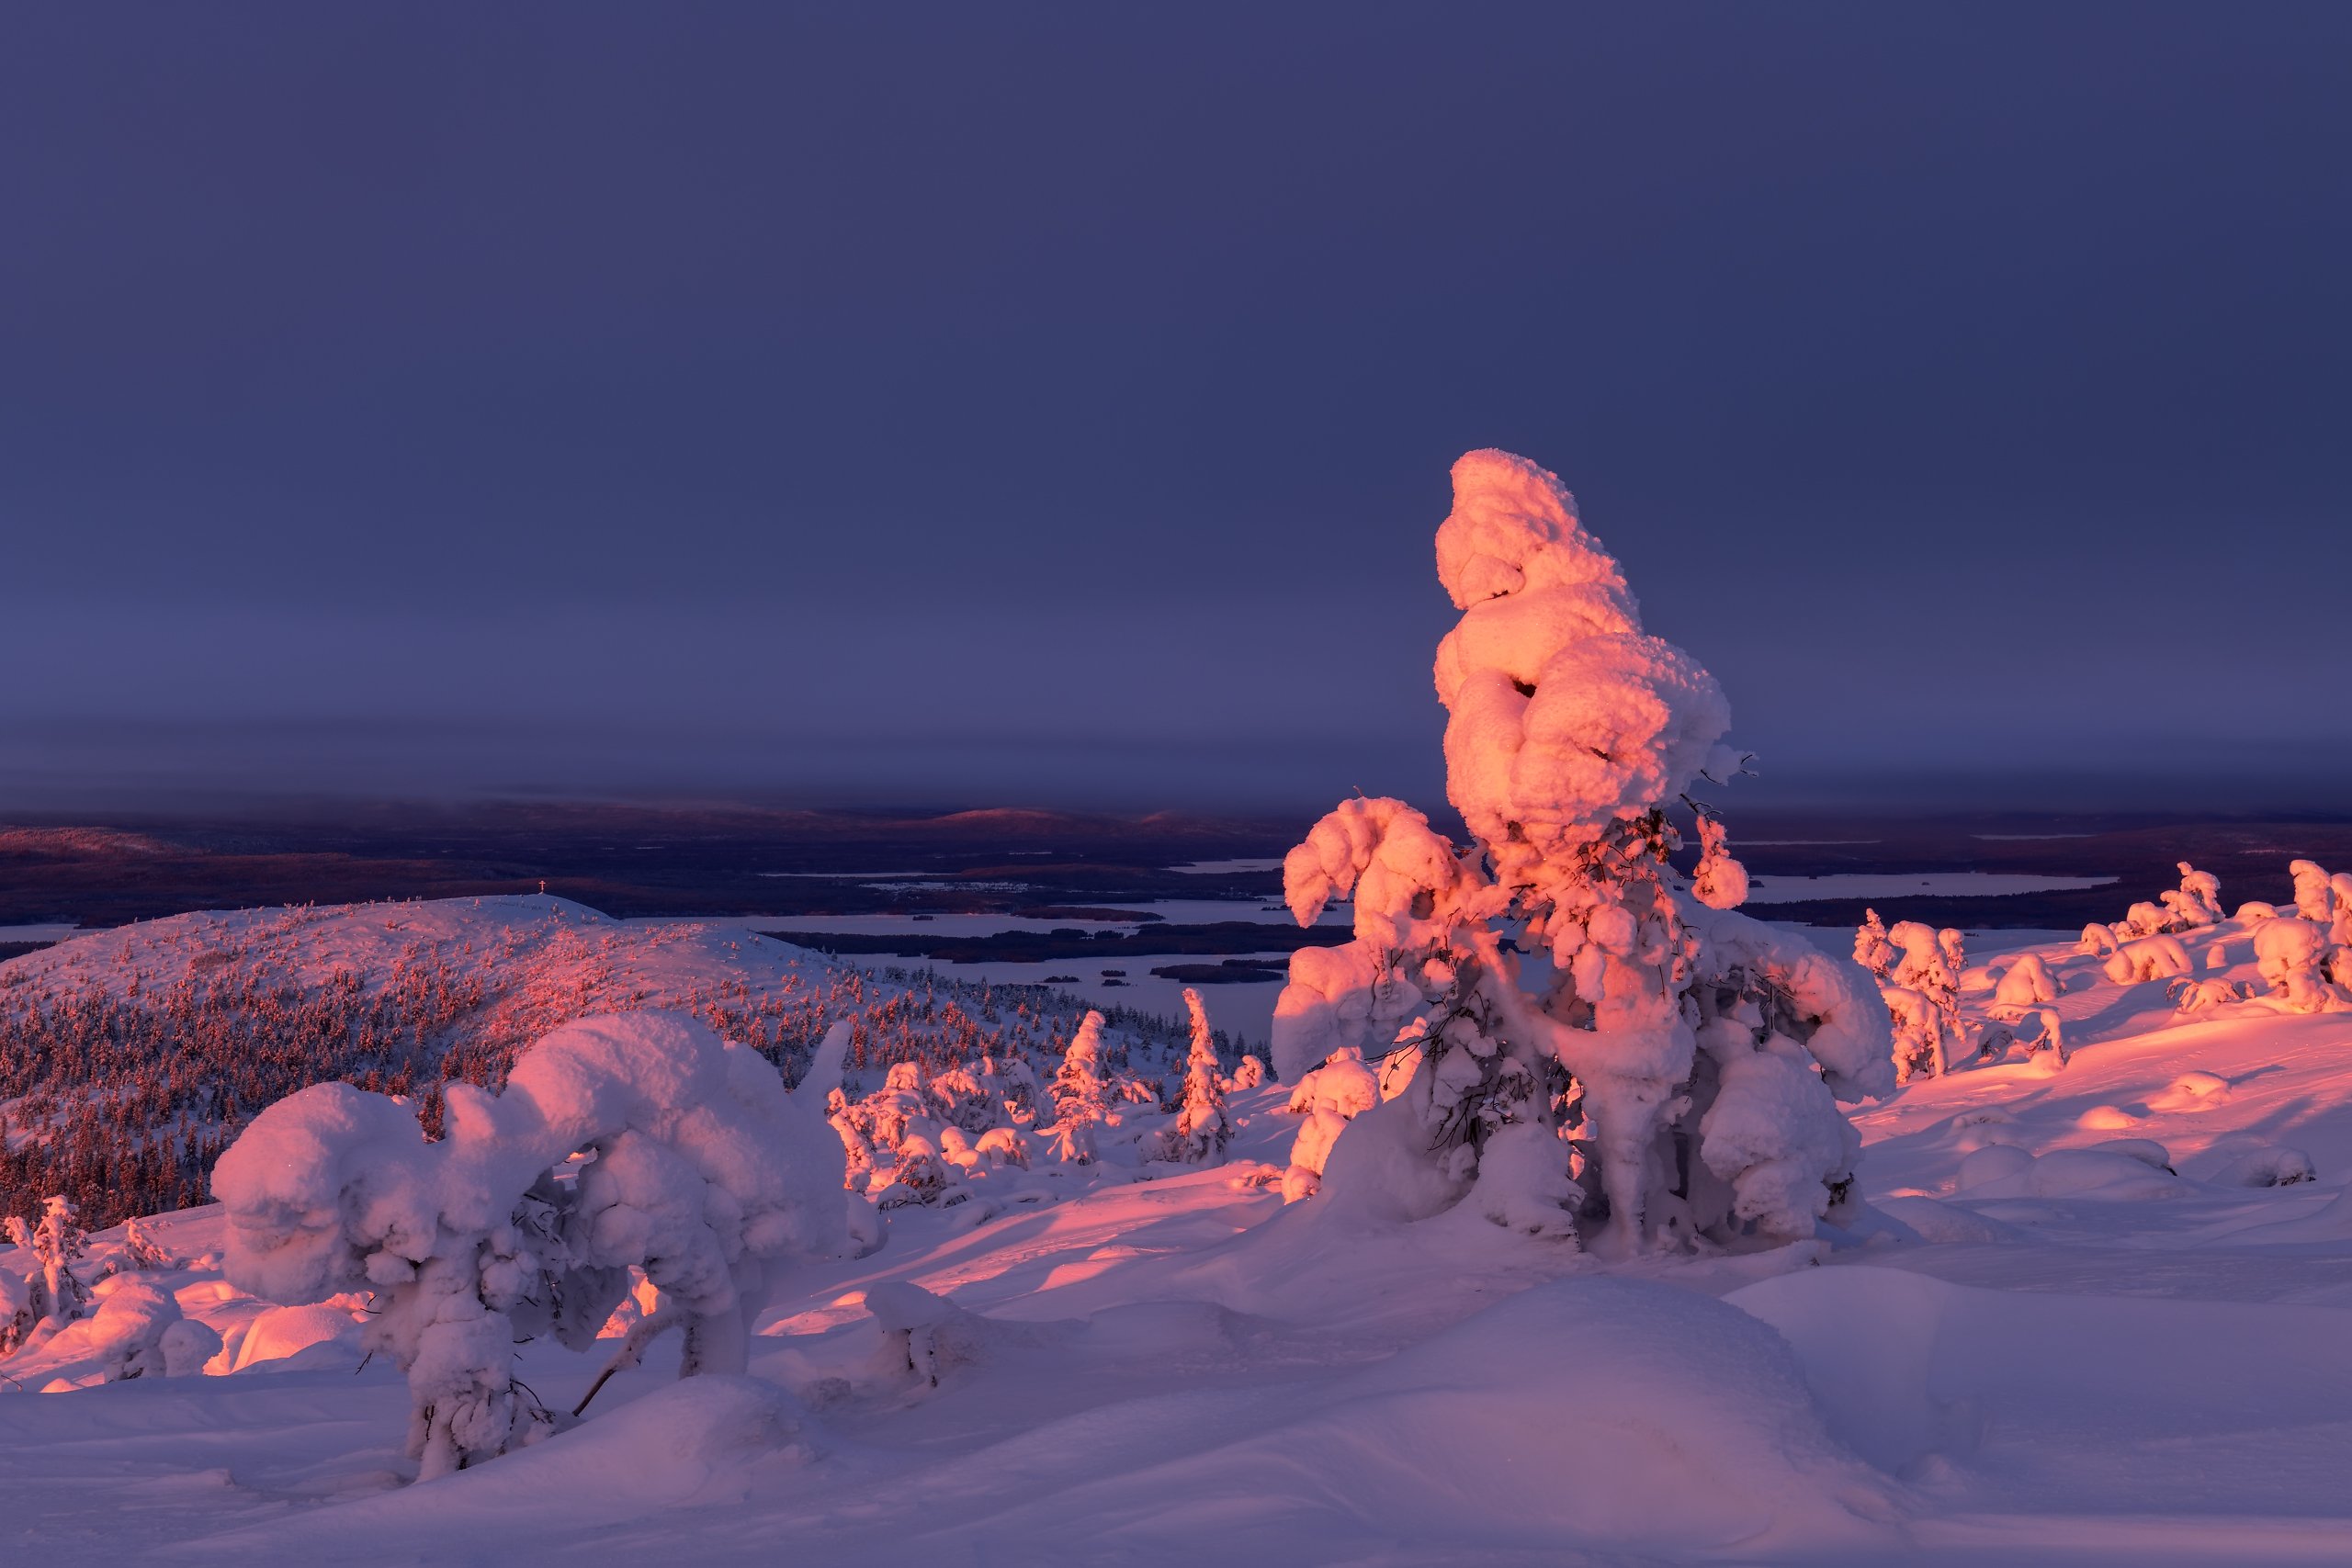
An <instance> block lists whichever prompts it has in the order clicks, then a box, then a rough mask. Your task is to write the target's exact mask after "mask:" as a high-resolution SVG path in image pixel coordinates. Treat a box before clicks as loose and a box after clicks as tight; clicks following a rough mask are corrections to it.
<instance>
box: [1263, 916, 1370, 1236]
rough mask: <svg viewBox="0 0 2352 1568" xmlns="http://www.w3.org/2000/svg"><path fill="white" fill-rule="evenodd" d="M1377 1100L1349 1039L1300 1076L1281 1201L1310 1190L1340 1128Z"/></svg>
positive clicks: (1303, 1195)
mask: <svg viewBox="0 0 2352 1568" xmlns="http://www.w3.org/2000/svg"><path fill="white" fill-rule="evenodd" d="M1302 951H1304V950H1302ZM1379 1103H1380V1084H1379V1081H1378V1080H1377V1079H1376V1078H1374V1077H1373V1073H1372V1069H1371V1068H1370V1067H1368V1066H1364V1060H1363V1052H1362V1051H1359V1050H1357V1049H1356V1048H1355V1047H1354V1046H1352V1045H1342V1046H1340V1048H1339V1049H1338V1050H1336V1051H1334V1052H1332V1053H1331V1055H1329V1056H1328V1057H1326V1058H1325V1059H1324V1062H1323V1065H1322V1066H1319V1067H1317V1068H1316V1069H1315V1070H1314V1071H1312V1072H1310V1073H1307V1074H1306V1075H1305V1076H1303V1077H1300V1079H1299V1080H1298V1086H1297V1087H1296V1088H1295V1089H1292V1090H1291V1094H1290V1106H1289V1109H1290V1111H1291V1113H1292V1114H1293V1115H1295V1116H1299V1117H1303V1118H1305V1120H1304V1121H1302V1122H1300V1123H1299V1128H1298V1136H1297V1137H1296V1138H1295V1139H1293V1140H1292V1142H1291V1150H1290V1168H1289V1170H1288V1171H1287V1172H1285V1173H1284V1175H1283V1201H1284V1202H1293V1201H1296V1200H1298V1199H1300V1198H1310V1197H1313V1196H1314V1194H1315V1192H1316V1190H1317V1188H1319V1187H1320V1186H1321V1185H1322V1181H1323V1167H1324V1164H1325V1162H1326V1161H1327V1160H1328V1159H1329V1157H1330V1154H1331V1145H1333V1144H1334V1143H1336V1142H1338V1141H1339V1137H1340V1132H1341V1130H1342V1129H1344V1128H1345V1127H1346V1126H1347V1124H1348V1123H1349V1122H1352V1121H1354V1120H1355V1119H1356V1118H1357V1117H1358V1116H1361V1115H1362V1114H1363V1113H1364V1112H1365V1111H1369V1110H1371V1109H1372V1108H1373V1107H1374V1106H1375V1105H1377V1104H1379Z"/></svg>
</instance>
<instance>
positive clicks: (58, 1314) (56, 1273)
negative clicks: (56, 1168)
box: [0, 1194, 90, 1349]
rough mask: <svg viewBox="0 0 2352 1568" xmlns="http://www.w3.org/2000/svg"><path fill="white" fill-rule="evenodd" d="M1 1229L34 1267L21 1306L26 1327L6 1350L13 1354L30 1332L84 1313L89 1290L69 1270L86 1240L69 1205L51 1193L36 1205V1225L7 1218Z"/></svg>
mask: <svg viewBox="0 0 2352 1568" xmlns="http://www.w3.org/2000/svg"><path fill="white" fill-rule="evenodd" d="M6 1234H7V1237H8V1240H9V1242H10V1243H11V1244H13V1245H14V1246H16V1247H21V1248H22V1249H24V1250H25V1251H27V1252H28V1253H30V1254H32V1257H33V1260H34V1262H35V1263H36V1264H37V1265H38V1266H39V1271H38V1272H37V1273H35V1274H34V1275H33V1277H32V1279H31V1280H30V1282H29V1285H28V1292H27V1299H26V1302H25V1310H26V1311H27V1312H28V1313H29V1314H30V1316H31V1320H32V1325H31V1327H30V1328H28V1329H27V1330H26V1331H25V1332H24V1333H21V1334H17V1336H16V1337H15V1338H14V1342H13V1343H12V1344H9V1345H8V1346H6V1348H8V1349H13V1348H16V1347H17V1346H20V1345H22V1344H23V1343H24V1342H25V1340H26V1339H27V1338H28V1337H30V1335H31V1333H32V1332H33V1330H34V1329H38V1328H40V1326H42V1325H47V1326H48V1327H50V1328H52V1329H57V1328H62V1327H64V1326H65V1325H67V1324H69V1323H72V1322H73V1321H74V1319H75V1318H78V1317H80V1316H82V1315H83V1314H84V1313H85V1312H86V1311H88V1310H89V1303H90V1287H89V1286H88V1285H87V1284H85V1283H84V1282H83V1280H82V1277H81V1275H80V1274H79V1273H77V1272H76V1271H75V1270H74V1265H75V1264H76V1263H78V1262H80V1261H81V1260H82V1257H83V1254H84V1252H85V1249H86V1248H87V1246H88V1243H89V1235H88V1233H86V1232H85V1231H84V1230H83V1229H82V1226H81V1224H80V1223H79V1220H78V1217H77V1215H76V1213H75V1208H74V1204H73V1203H71V1202H69V1201H67V1200H65V1199H64V1198H62V1197H60V1196H57V1195H55V1194H52V1195H51V1196H50V1197H49V1198H47V1199H44V1200H43V1201H42V1202H41V1214H40V1221H39V1223H38V1224H32V1225H27V1224H25V1222H24V1221H22V1220H20V1219H18V1218H17V1216H16V1215H14V1214H10V1215H9V1216H8V1217H7V1222H6ZM5 1332H6V1329H5V1325H0V1334H5Z"/></svg>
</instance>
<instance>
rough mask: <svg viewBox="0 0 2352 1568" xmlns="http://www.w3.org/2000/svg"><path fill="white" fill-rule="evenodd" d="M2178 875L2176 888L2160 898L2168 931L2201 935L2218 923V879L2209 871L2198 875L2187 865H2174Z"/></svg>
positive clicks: (2219, 898)
mask: <svg viewBox="0 0 2352 1568" xmlns="http://www.w3.org/2000/svg"><path fill="white" fill-rule="evenodd" d="M2175 869H2177V871H2178V872H2179V873H2180V886H2179V887H2177V889H2175V890H2174V891H2172V892H2170V893H2166V894H2165V895H2164V905H2165V914H2166V915H2167V916H2168V917H2169V918H2170V921H2171V924H2170V926H2169V929H2170V930H2173V931H2201V930H2202V929H2204V928H2205V927H2207V926H2217V925H2220V924H2221V923H2222V879H2221V878H2220V877H2218V876H2215V875H2214V874H2212V873H2211V872H2210V871H2199V870H2198V869H2197V868H2196V867H2195V866H2193V865H2191V864H2189V863H2188V862H2187V861H2180V862H2177V863H2176V865H2175Z"/></svg>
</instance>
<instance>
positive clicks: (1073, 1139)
mask: <svg viewBox="0 0 2352 1568" xmlns="http://www.w3.org/2000/svg"><path fill="white" fill-rule="evenodd" d="M1053 1093H1054V1127H1053V1133H1052V1137H1053V1145H1054V1154H1055V1157H1056V1158H1057V1159H1060V1160H1063V1161H1065V1162H1066V1163H1069V1164H1071V1165H1090V1164H1091V1163H1093V1161H1094V1159H1095V1158H1096V1156H1097V1154H1098V1152H1099V1151H1098V1150H1097V1149H1096V1147H1095V1129H1097V1128H1098V1127H1103V1126H1105V1125H1108V1124H1111V1123H1113V1122H1115V1121H1116V1120H1117V1117H1116V1115H1115V1113H1114V1112H1113V1111H1112V1110H1111V1096H1110V1090H1109V1089H1108V1088H1107V1087H1106V1086H1105V1085H1104V1083H1103V1015H1102V1014H1101V1013H1099V1012H1092V1011H1090V1012H1088V1013H1087V1015H1086V1016H1085V1017H1084V1018H1083V1019H1080V1021H1079V1025H1078V1030H1077V1032H1075V1033H1073V1034H1072V1035H1071V1036H1070V1037H1069V1048H1068V1049H1066V1050H1065V1051H1063V1053H1062V1065H1061V1066H1060V1067H1059V1068H1058V1069H1057V1070H1056V1072H1055V1073H1054V1084H1053Z"/></svg>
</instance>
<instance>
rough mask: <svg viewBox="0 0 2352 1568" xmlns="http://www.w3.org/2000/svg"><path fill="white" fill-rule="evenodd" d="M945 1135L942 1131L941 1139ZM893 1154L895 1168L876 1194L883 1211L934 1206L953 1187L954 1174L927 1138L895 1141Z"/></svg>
mask: <svg viewBox="0 0 2352 1568" xmlns="http://www.w3.org/2000/svg"><path fill="white" fill-rule="evenodd" d="M945 1136H946V1134H945V1133H944V1132H943V1133H942V1134H941V1137H942V1138H943V1140H944V1138H945ZM967 1146H968V1145H967ZM893 1152H894V1153H895V1155H896V1156H897V1159H898V1165H897V1167H896V1168H894V1169H893V1170H892V1171H891V1173H890V1179H889V1180H888V1182H887V1183H886V1184H885V1185H884V1186H883V1189H882V1190H881V1191H880V1192H879V1193H878V1194H876V1197H875V1200H874V1201H876V1203H878V1204H880V1205H881V1206H882V1207H883V1208H885V1209H900V1208H904V1207H906V1206H907V1205H908V1204H910V1203H938V1202H941V1201H944V1199H945V1198H946V1196H947V1193H948V1190H949V1188H951V1187H952V1186H954V1185H955V1184H956V1179H955V1174H954V1171H953V1168H951V1167H950V1165H949V1164H948V1162H947V1161H946V1160H945V1159H944V1158H943V1157H942V1156H941V1154H940V1151H939V1148H938V1147H937V1145H933V1143H932V1141H931V1140H930V1139H929V1138H926V1137H924V1136H923V1135H922V1134H920V1133H910V1134H907V1135H906V1136H905V1137H904V1138H902V1139H900V1140H899V1146H898V1148H897V1149H896V1150H895V1151H893Z"/></svg>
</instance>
